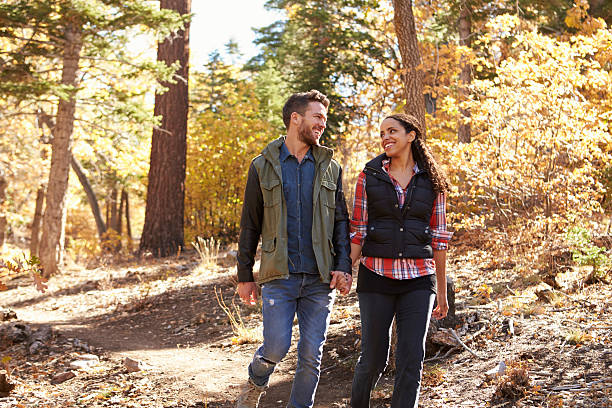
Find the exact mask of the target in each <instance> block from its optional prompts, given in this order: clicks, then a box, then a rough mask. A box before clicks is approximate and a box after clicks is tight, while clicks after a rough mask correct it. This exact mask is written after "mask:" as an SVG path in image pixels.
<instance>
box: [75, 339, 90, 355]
mask: <svg viewBox="0 0 612 408" xmlns="http://www.w3.org/2000/svg"><path fill="white" fill-rule="evenodd" d="M72 344H73V345H74V347H75V348H76V349H81V350H83V351H85V352H87V353H91V347H90V346H89V344H87V343H85V342H84V341H81V340H79V339H73V340H72Z"/></svg>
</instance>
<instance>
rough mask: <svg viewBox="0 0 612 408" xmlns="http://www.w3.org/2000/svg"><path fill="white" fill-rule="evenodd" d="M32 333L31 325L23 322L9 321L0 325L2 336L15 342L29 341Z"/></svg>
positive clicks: (0, 335) (4, 339)
mask: <svg viewBox="0 0 612 408" xmlns="http://www.w3.org/2000/svg"><path fill="white" fill-rule="evenodd" d="M31 334H32V330H31V329H30V326H28V325H25V324H23V323H16V322H13V323H8V324H5V325H2V326H0V338H1V339H3V341H7V342H11V343H13V344H17V343H23V342H25V341H27V340H28V339H29V338H30V336H31Z"/></svg>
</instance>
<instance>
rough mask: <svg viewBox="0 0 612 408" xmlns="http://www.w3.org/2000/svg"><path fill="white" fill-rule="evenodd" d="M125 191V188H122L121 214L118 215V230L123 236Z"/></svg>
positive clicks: (120, 198)
mask: <svg viewBox="0 0 612 408" xmlns="http://www.w3.org/2000/svg"><path fill="white" fill-rule="evenodd" d="M124 192H125V189H123V188H122V189H121V196H119V214H118V217H117V232H118V233H119V236H120V237H121V236H123V210H124V209H125V207H124V205H125V203H124V201H123V193H124Z"/></svg>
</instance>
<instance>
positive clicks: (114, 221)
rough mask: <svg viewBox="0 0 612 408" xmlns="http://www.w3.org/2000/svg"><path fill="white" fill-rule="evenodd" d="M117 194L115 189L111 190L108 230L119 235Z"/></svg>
mask: <svg viewBox="0 0 612 408" xmlns="http://www.w3.org/2000/svg"><path fill="white" fill-rule="evenodd" d="M118 195H119V192H118V190H117V187H113V188H112V189H111V198H110V224H109V228H110V229H112V230H113V231H115V232H116V233H119V215H118V205H119V203H118V202H117V197H118Z"/></svg>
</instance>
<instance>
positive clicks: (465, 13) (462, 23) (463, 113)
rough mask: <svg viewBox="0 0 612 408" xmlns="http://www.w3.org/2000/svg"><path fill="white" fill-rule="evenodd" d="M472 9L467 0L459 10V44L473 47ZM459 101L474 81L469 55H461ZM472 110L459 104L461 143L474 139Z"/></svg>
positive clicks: (463, 99) (461, 101) (458, 132)
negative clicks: (471, 122)
mask: <svg viewBox="0 0 612 408" xmlns="http://www.w3.org/2000/svg"><path fill="white" fill-rule="evenodd" d="M471 35H472V10H471V9H470V7H469V3H468V2H467V1H466V2H464V3H463V4H462V5H461V11H460V12H459V45H462V46H464V47H471V45H472V40H471ZM459 81H460V84H459V103H460V104H461V103H464V102H465V101H467V100H468V97H469V89H468V87H469V85H470V84H471V83H472V64H470V62H469V57H468V56H467V55H465V54H464V55H462V56H461V73H460V74H459ZM470 117H471V114H470V110H469V109H467V108H463V107H461V105H459V128H458V129H457V139H458V140H459V143H470V142H471V141H472V129H471V126H470V123H469V118H470Z"/></svg>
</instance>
